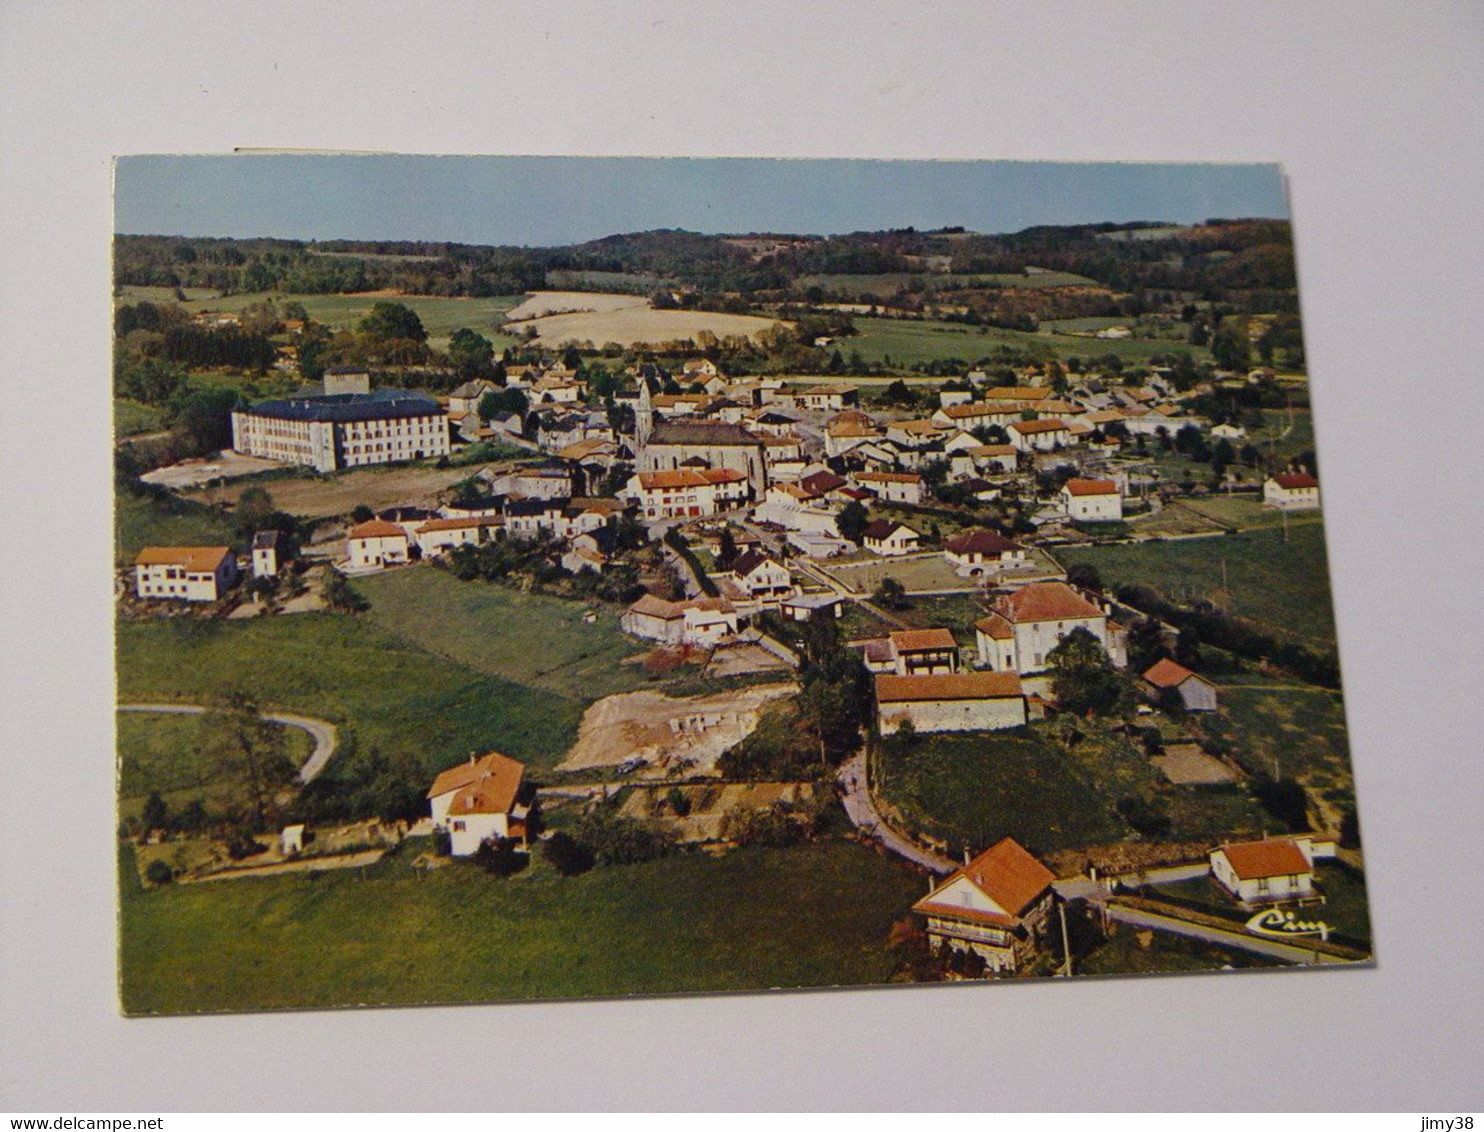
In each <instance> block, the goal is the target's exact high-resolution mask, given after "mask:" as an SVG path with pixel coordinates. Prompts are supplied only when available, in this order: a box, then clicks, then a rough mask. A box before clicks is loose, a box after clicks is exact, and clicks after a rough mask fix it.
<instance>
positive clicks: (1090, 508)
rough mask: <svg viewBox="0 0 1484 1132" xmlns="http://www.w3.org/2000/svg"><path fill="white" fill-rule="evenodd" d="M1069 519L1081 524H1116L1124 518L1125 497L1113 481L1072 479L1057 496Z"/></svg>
mask: <svg viewBox="0 0 1484 1132" xmlns="http://www.w3.org/2000/svg"><path fill="white" fill-rule="evenodd" d="M1057 498H1058V499H1060V500H1061V505H1062V507H1063V508H1065V509H1066V512H1067V518H1069V519H1073V520H1076V521H1077V522H1081V523H1116V522H1118V521H1119V520H1121V519H1122V518H1123V495H1122V493H1121V492H1120V491H1119V490H1118V485H1117V484H1116V483H1114V482H1113V481H1112V480H1084V479H1070V480H1067V482H1066V483H1065V484H1063V485H1062V489H1061V491H1060V492H1059V493H1058V494H1057Z"/></svg>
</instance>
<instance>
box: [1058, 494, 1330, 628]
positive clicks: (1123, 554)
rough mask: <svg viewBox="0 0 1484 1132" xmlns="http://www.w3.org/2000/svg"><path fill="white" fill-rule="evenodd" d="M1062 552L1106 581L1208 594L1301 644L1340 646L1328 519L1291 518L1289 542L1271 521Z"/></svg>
mask: <svg viewBox="0 0 1484 1132" xmlns="http://www.w3.org/2000/svg"><path fill="white" fill-rule="evenodd" d="M1058 555H1059V557H1060V558H1061V559H1062V562H1063V563H1064V564H1065V565H1067V566H1072V565H1074V564H1076V563H1080V562H1086V563H1089V564H1091V565H1093V566H1095V567H1097V570H1098V573H1099V574H1100V575H1101V576H1102V579H1103V582H1104V584H1105V585H1109V586H1118V585H1141V586H1148V587H1150V588H1151V589H1154V590H1157V591H1158V592H1160V593H1162V594H1164V595H1165V597H1167V598H1169V599H1170V600H1172V601H1177V602H1182V603H1183V602H1189V601H1192V600H1195V599H1198V598H1206V599H1209V600H1211V601H1213V602H1215V603H1216V604H1217V605H1219V606H1221V607H1222V608H1224V609H1225V610H1226V611H1227V612H1229V613H1232V614H1234V615H1236V616H1238V617H1245V618H1247V619H1249V620H1251V621H1254V622H1256V623H1258V624H1260V625H1261V626H1262V627H1263V628H1264V629H1266V630H1269V631H1271V632H1274V633H1277V634H1281V635H1284V636H1287V637H1291V638H1296V639H1297V640H1298V641H1300V642H1301V643H1304V644H1310V645H1314V646H1317V647H1321V648H1333V647H1334V645H1335V623H1334V612H1333V607H1332V604H1331V597H1330V589H1329V566H1328V560H1327V559H1326V557H1325V548H1324V527H1323V525H1322V524H1321V523H1317V522H1303V523H1294V522H1291V523H1290V525H1289V531H1288V541H1287V542H1284V541H1283V531H1282V529H1281V528H1280V527H1269V528H1264V529H1261V530H1254V531H1244V532H1242V533H1240V534H1234V535H1226V536H1224V537H1221V538H1205V539H1190V540H1186V541H1180V542H1148V543H1136V544H1125V545H1119V546H1076V547H1066V548H1063V549H1060V550H1059V551H1058ZM1223 564H1224V565H1225V571H1226V579H1227V586H1228V592H1226V593H1224V594H1223V593H1222V569H1223Z"/></svg>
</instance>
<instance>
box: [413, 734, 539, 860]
mask: <svg viewBox="0 0 1484 1132" xmlns="http://www.w3.org/2000/svg"><path fill="white" fill-rule="evenodd" d="M525 773H526V768H525V767H524V766H522V765H521V764H520V763H518V762H516V761H515V760H514V759H511V758H506V757H505V756H504V755H501V754H497V753H496V752H494V751H491V752H490V753H489V754H487V755H485V756H484V757H483V758H475V757H474V756H473V755H470V756H469V761H468V762H467V763H460V764H459V765H458V766H456V767H451V768H449V769H448V770H445V771H444V772H443V773H442V774H440V775H439V776H438V777H437V778H435V779H433V785H432V787H431V788H430V789H429V790H428V808H429V810H430V811H431V813H432V818H433V827H434V828H435V829H441V830H443V831H445V832H446V833H447V834H448V839H449V852H450V854H451V855H452V856H455V857H467V856H470V855H471V854H473V853H475V852H477V851H478V849H479V846H480V844H481V843H483V842H484V841H487V840H489V839H491V838H494V839H505V838H510V839H513V840H515V841H517V842H519V843H520V846H521V848H525V846H526V828H527V827H526V818H527V816H528V815H529V812H530V811H529V807H528V806H525V805H523V804H521V802H520V801H519V797H520V792H521V784H522V781H523V780H524V778H525Z"/></svg>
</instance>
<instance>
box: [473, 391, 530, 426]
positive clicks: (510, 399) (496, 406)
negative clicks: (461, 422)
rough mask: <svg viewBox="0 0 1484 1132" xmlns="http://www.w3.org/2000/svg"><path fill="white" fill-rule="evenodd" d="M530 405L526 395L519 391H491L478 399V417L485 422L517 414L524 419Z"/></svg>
mask: <svg viewBox="0 0 1484 1132" xmlns="http://www.w3.org/2000/svg"><path fill="white" fill-rule="evenodd" d="M530 405H531V403H530V401H528V400H527V399H526V395H525V394H524V393H522V392H521V391H520V390H519V389H492V390H490V391H489V392H488V393H486V394H485V395H484V396H483V397H481V398H480V399H479V416H480V419H482V420H485V421H492V420H494V419H495V418H496V417H501V416H507V415H508V414H510V413H519V414H521V416H522V417H524V416H525V413H526V410H527V409H529V408H530Z"/></svg>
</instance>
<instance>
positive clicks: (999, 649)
mask: <svg viewBox="0 0 1484 1132" xmlns="http://www.w3.org/2000/svg"><path fill="white" fill-rule="evenodd" d="M1076 629H1086V630H1087V631H1088V632H1089V633H1091V634H1092V635H1093V636H1094V637H1096V638H1097V640H1098V642H1099V643H1100V644H1101V645H1102V646H1103V649H1104V651H1106V652H1107V654H1108V656H1109V659H1111V660H1112V661H1113V663H1114V664H1115V665H1117V666H1118V667H1119V668H1122V667H1123V666H1124V665H1125V664H1127V663H1128V659H1127V640H1128V634H1127V632H1126V631H1125V630H1124V629H1123V628H1122V627H1120V626H1118V625H1116V624H1114V623H1113V622H1111V621H1109V620H1108V615H1107V614H1106V613H1105V612H1104V611H1103V610H1102V609H1101V608H1100V607H1098V606H1097V605H1094V604H1093V603H1092V602H1091V601H1089V600H1088V599H1087V598H1086V597H1084V596H1083V595H1082V594H1081V593H1079V592H1078V591H1077V590H1075V589H1073V588H1072V587H1071V586H1069V585H1067V584H1066V583H1065V582H1032V583H1031V584H1030V585H1028V586H1024V587H1022V588H1021V589H1018V590H1016V591H1015V592H1014V593H1011V594H1006V595H1005V596H1003V597H1000V598H998V599H996V601H995V602H994V606H993V608H992V610H991V611H990V613H989V615H988V616H987V617H982V618H980V619H979V620H978V621H976V622H975V623H974V630H975V637H976V643H977V645H978V648H979V663H980V665H981V666H982V667H984V668H989V669H993V670H994V671H996V672H1019V673H1022V674H1024V673H1028V672H1040V671H1043V670H1044V669H1045V668H1046V665H1047V660H1046V658H1047V657H1048V656H1049V655H1050V654H1051V650H1052V649H1054V648H1056V646H1057V645H1059V644H1061V642H1062V640H1063V638H1065V637H1066V636H1067V635H1068V634H1069V633H1071V632H1073V631H1074V630H1076Z"/></svg>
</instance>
